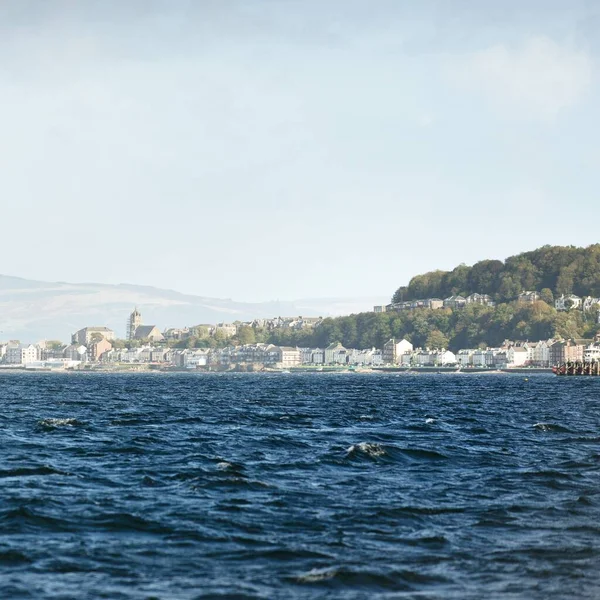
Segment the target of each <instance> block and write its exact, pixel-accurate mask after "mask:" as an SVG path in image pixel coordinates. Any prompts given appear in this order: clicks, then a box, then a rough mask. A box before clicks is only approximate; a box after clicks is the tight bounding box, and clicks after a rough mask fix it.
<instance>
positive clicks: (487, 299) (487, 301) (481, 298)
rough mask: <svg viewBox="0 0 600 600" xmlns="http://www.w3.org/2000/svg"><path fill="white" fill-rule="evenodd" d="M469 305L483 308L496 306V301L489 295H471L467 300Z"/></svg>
mask: <svg viewBox="0 0 600 600" xmlns="http://www.w3.org/2000/svg"><path fill="white" fill-rule="evenodd" d="M465 300H466V301H467V304H481V305H483V306H494V301H493V300H492V297H491V296H488V295H487V294H471V295H470V296H467V297H466V298H465Z"/></svg>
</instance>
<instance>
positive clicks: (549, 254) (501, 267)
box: [392, 244, 600, 303]
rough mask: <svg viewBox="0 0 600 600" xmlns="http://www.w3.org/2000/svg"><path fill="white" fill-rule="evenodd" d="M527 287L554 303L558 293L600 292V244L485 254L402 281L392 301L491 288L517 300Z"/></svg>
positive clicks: (496, 296) (504, 298)
mask: <svg viewBox="0 0 600 600" xmlns="http://www.w3.org/2000/svg"><path fill="white" fill-rule="evenodd" d="M522 290H536V291H538V292H542V298H543V299H544V300H545V301H546V302H548V303H550V302H551V301H552V299H553V297H554V296H556V295H557V294H558V295H560V294H570V293H574V294H577V295H578V296H587V295H591V296H600V244H594V245H592V246H588V247H587V248H578V247H575V246H543V247H542V248H538V249H537V250H533V251H531V252H524V253H522V254H518V255H516V256H511V257H510V258H507V259H506V260H505V261H504V262H503V261H501V260H482V261H480V262H478V263H475V264H474V265H473V266H472V267H468V266H466V265H459V266H458V267H456V268H455V269H453V270H452V271H432V272H430V273H424V274H423V275H417V276H415V277H413V278H412V279H411V280H410V282H409V284H408V286H401V287H399V288H398V289H397V290H396V292H395V294H394V296H393V298H392V302H401V301H403V300H417V299H421V298H442V299H443V298H447V297H448V296H452V295H455V294H459V295H461V296H466V295H469V294H472V293H475V292H477V293H480V294H489V295H490V296H492V297H493V298H494V300H496V301H497V302H507V301H510V300H514V299H515V298H516V297H517V296H518V294H519V293H520V292H521V291H522Z"/></svg>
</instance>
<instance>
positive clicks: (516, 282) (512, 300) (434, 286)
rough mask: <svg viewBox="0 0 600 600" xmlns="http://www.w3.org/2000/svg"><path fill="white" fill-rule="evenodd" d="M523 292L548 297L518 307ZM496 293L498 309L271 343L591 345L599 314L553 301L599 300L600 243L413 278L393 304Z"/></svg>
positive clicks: (403, 317)
mask: <svg viewBox="0 0 600 600" xmlns="http://www.w3.org/2000/svg"><path fill="white" fill-rule="evenodd" d="M523 290H532V291H539V292H541V298H542V300H540V301H539V302H535V303H533V304H526V303H523V302H518V301H517V296H518V295H519V293H520V292H521V291H523ZM475 292H478V293H482V294H489V295H490V296H492V297H493V298H494V299H495V300H496V303H497V304H496V306H493V307H490V306H481V305H476V304H470V305H467V306H466V307H465V308H462V309H456V310H452V309H449V308H443V309H437V310H432V309H427V308H419V309H416V310H405V311H400V312H397V311H394V310H392V311H389V312H384V313H361V314H358V315H350V316H347V317H339V318H332V319H325V321H324V322H323V324H322V325H321V326H320V327H318V328H317V329H315V330H314V331H298V332H289V331H285V330H282V331H275V332H273V333H271V334H269V335H268V336H266V337H267V339H268V341H270V342H272V343H276V344H282V345H298V346H313V347H314V346H318V347H321V348H322V347H324V346H326V345H327V344H329V343H331V342H336V341H340V342H341V343H342V344H343V345H344V346H346V347H347V348H369V347H372V346H375V347H378V348H381V347H382V346H383V344H384V343H385V342H386V341H387V340H388V339H389V338H391V337H396V338H402V337H406V338H408V339H409V340H410V341H411V342H412V343H413V344H414V345H415V346H421V347H424V346H429V347H442V346H444V347H447V348H450V349H452V350H458V349H460V348H474V347H478V346H499V345H501V344H502V342H503V341H504V340H506V339H511V340H531V341H537V340H540V339H548V338H550V337H562V338H570V337H574V338H584V337H586V338H591V337H594V335H596V334H597V333H598V332H599V331H600V325H599V324H598V310H597V309H594V310H590V311H588V312H583V311H582V310H577V309H572V310H569V311H557V310H555V308H554V302H553V300H554V297H555V296H556V295H560V294H570V293H574V294H577V295H578V296H588V295H591V296H594V297H599V296H600V244H595V245H593V246H588V247H587V248H576V247H573V246H570V247H560V246H544V247H542V248H539V249H538V250H534V251H532V252H525V253H523V254H519V255H518V256H513V257H510V258H508V259H506V260H505V261H504V262H502V261H500V260H483V261H480V262H478V263H476V264H475V265H473V266H472V267H468V266H465V265H460V266H458V267H456V268H455V269H453V270H452V271H433V272H431V273H425V274H423V275H417V276H416V277H413V278H412V279H411V281H410V283H409V284H408V286H405V287H400V288H398V290H397V291H396V293H395V294H394V297H393V301H394V302H399V301H401V300H414V299H423V298H442V299H443V298H446V297H448V296H451V295H456V294H460V295H464V296H466V295H469V294H471V293H475Z"/></svg>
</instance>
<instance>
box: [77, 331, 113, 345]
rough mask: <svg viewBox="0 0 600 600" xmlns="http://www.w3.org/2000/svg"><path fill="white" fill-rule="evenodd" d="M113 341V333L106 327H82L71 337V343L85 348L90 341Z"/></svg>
mask: <svg viewBox="0 0 600 600" xmlns="http://www.w3.org/2000/svg"><path fill="white" fill-rule="evenodd" d="M101 339H105V340H108V341H109V342H110V341H112V340H114V339H115V332H114V331H113V330H112V329H109V328H108V327H84V328H83V329H80V330H79V331H76V332H75V333H74V334H73V335H72V336H71V343H73V344H80V345H83V346H87V345H88V344H89V343H90V342H92V341H97V340H101Z"/></svg>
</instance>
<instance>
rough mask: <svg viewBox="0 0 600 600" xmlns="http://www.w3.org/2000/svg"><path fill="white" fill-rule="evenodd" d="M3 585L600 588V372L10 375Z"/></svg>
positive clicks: (432, 592)
mask: <svg viewBox="0 0 600 600" xmlns="http://www.w3.org/2000/svg"><path fill="white" fill-rule="evenodd" d="M0 402H1V406H2V410H1V417H0V598H3V599H6V598H35V599H42V598H61V599H67V598H111V599H119V598H126V599H134V598H135V599H138V598H139V599H142V598H144V599H150V598H160V599H179V598H181V599H192V598H269V599H270V598H291V599H294V598H347V599H350V598H419V599H423V598H461V599H462V598H467V599H468V598H540V599H542V598H543V599H547V598H594V599H596V598H600V378H595V379H581V378H555V377H553V376H536V377H530V378H529V381H524V379H523V377H522V376H521V377H519V376H508V375H507V376H486V375H483V376H470V375H438V376H433V375H432V376H402V377H397V376H390V375H358V374H348V375H327V374H316V375H262V374H258V375H211V374H208V375H186V374H183V375H140V374H137V375H106V374H104V375H91V374H80V375H54V374H46V375H44V374H23V375H7V374H2V375H1V376H0Z"/></svg>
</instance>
